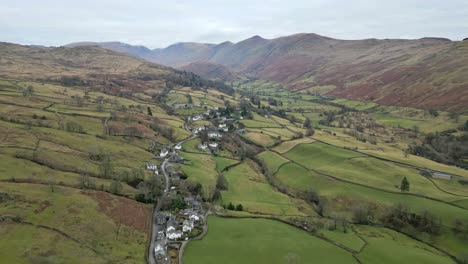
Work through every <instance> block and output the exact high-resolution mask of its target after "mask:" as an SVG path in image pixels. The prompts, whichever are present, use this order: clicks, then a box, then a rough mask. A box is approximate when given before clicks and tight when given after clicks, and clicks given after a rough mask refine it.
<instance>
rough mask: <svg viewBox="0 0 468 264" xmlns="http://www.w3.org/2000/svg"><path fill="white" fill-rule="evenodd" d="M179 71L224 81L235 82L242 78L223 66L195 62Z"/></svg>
mask: <svg viewBox="0 0 468 264" xmlns="http://www.w3.org/2000/svg"><path fill="white" fill-rule="evenodd" d="M179 69H181V70H184V71H188V72H193V73H195V74H197V75H200V76H202V77H204V78H208V79H219V80H223V81H234V80H238V79H239V78H240V77H239V75H238V74H236V73H235V72H233V71H231V70H229V68H227V67H226V66H223V65H221V64H216V63H211V62H203V61H199V62H193V63H190V64H187V65H185V66H182V67H180V68H179Z"/></svg>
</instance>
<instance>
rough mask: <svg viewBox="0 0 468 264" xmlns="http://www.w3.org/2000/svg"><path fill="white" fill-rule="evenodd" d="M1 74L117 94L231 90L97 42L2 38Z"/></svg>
mask: <svg viewBox="0 0 468 264" xmlns="http://www.w3.org/2000/svg"><path fill="white" fill-rule="evenodd" d="M0 78H6V79H16V80H29V81H35V82H42V83H55V84H60V85H64V86H81V87H83V88H86V89H91V88H92V89H97V90H99V91H102V92H105V93H108V94H113V95H118V96H130V95H131V94H133V93H135V92H146V91H148V90H158V91H161V90H164V89H166V88H167V87H173V86H177V85H179V86H188V87H190V86H196V87H205V88H214V89H219V90H222V91H226V92H232V88H230V87H228V86H227V85H224V83H222V82H213V81H211V80H206V79H203V78H201V77H200V76H198V75H196V74H194V73H190V72H185V71H181V70H177V69H173V68H170V67H167V66H163V65H159V64H155V63H151V62H148V61H146V60H143V59H139V58H135V57H132V56H129V55H126V54H123V53H119V52H115V51H112V50H109V49H104V48H101V47H98V46H95V45H85V46H77V47H58V48H55V47H37V46H23V45H18V44H11V43H1V42H0Z"/></svg>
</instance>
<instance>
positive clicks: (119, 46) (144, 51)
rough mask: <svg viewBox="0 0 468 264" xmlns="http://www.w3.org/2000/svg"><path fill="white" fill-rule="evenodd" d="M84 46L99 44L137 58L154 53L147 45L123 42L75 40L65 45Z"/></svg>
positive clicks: (144, 57) (69, 46)
mask: <svg viewBox="0 0 468 264" xmlns="http://www.w3.org/2000/svg"><path fill="white" fill-rule="evenodd" d="M83 46H98V47H101V48H104V49H109V50H113V51H116V52H120V53H125V54H128V55H131V56H134V57H137V58H142V59H149V58H150V57H151V55H152V50H150V49H148V48H147V47H145V46H135V45H130V44H126V43H122V42H116V41H115V42H75V43H70V44H67V45H65V46H64V47H68V48H74V47H83Z"/></svg>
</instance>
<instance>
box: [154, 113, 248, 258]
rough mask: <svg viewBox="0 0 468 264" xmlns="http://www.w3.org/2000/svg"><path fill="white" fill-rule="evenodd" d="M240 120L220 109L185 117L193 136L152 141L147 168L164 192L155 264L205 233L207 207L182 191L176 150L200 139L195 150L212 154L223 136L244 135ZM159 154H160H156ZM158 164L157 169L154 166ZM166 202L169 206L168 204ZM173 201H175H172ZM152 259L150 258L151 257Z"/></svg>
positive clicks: (157, 210) (156, 219)
mask: <svg viewBox="0 0 468 264" xmlns="http://www.w3.org/2000/svg"><path fill="white" fill-rule="evenodd" d="M173 107H174V108H186V107H192V106H191V105H173ZM204 119H210V121H211V123H212V125H204V126H197V127H194V128H191V127H190V126H189V125H190V124H191V123H193V122H196V121H200V120H204ZM238 119H242V117H240V118H231V117H229V116H225V115H224V114H223V113H222V112H221V111H219V108H217V107H216V108H213V109H210V110H207V111H206V112H204V113H202V114H194V115H192V116H190V117H188V118H187V120H186V123H185V125H184V127H185V129H186V130H187V131H189V132H190V133H191V134H192V136H190V137H189V138H187V139H185V140H183V141H181V142H178V143H177V144H174V145H172V146H169V145H163V144H158V143H157V142H155V143H154V144H153V145H152V146H151V147H150V150H151V151H153V152H155V153H158V155H157V156H155V157H154V160H155V161H149V162H148V163H147V164H146V169H147V170H150V171H152V172H153V174H154V177H160V176H161V175H162V176H164V177H165V186H166V187H165V189H164V193H163V195H162V197H161V198H160V200H159V201H158V203H157V205H156V207H155V211H154V214H153V222H154V223H153V235H152V237H153V241H151V246H150V252H151V253H152V254H154V259H155V261H156V262H155V263H171V256H170V251H171V250H172V251H174V252H179V251H180V250H183V249H182V248H183V246H185V244H186V243H187V242H188V241H190V240H192V239H198V238H201V237H202V236H203V235H204V233H206V231H207V224H206V217H207V215H208V214H210V213H211V212H210V208H209V207H208V205H207V204H205V203H203V201H202V198H201V197H200V195H195V194H193V193H190V192H187V191H184V190H182V188H180V187H181V184H182V182H183V181H185V179H182V178H181V177H180V172H179V171H178V170H177V167H176V166H174V165H175V164H177V163H184V162H185V159H184V158H183V157H181V156H180V155H179V153H178V151H182V150H183V147H182V144H183V143H184V142H186V141H188V140H191V139H194V138H196V137H199V138H200V139H201V143H200V144H199V145H198V148H199V149H200V150H203V151H207V152H208V153H213V152H214V151H216V150H217V149H218V148H219V144H220V139H221V138H222V137H223V134H225V133H229V132H233V133H237V134H243V133H245V132H246V131H245V129H236V127H235V126H234V123H235V122H236V121H237V120H238ZM158 151H159V152H158ZM157 163H159V164H160V165H159V167H158V165H157ZM168 201H172V203H170V202H169V203H170V204H168ZM174 201H175V202H174ZM150 259H151V258H150Z"/></svg>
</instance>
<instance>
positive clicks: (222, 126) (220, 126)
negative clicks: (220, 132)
mask: <svg viewBox="0 0 468 264" xmlns="http://www.w3.org/2000/svg"><path fill="white" fill-rule="evenodd" d="M218 127H219V128H225V127H226V124H219V125H218Z"/></svg>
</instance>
